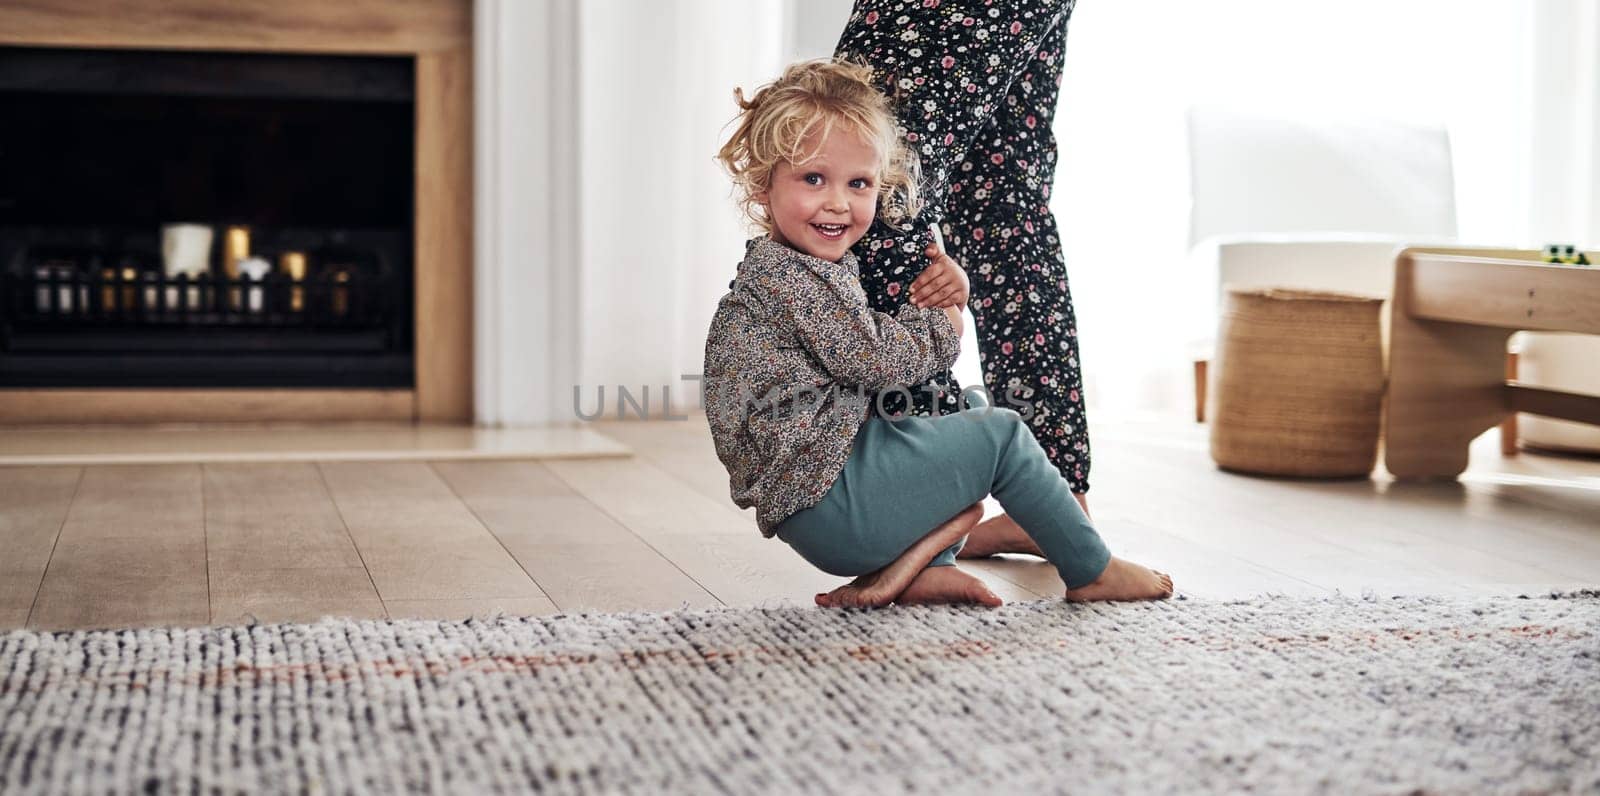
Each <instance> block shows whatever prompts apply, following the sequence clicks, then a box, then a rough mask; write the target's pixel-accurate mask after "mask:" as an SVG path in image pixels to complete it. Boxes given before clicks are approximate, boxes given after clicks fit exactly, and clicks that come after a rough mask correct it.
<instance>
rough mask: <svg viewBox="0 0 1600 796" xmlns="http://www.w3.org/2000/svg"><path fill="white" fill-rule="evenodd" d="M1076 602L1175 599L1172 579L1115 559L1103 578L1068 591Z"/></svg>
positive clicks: (1101, 576) (1101, 574) (1070, 598)
mask: <svg viewBox="0 0 1600 796" xmlns="http://www.w3.org/2000/svg"><path fill="white" fill-rule="evenodd" d="M1066 596H1067V599H1068V600H1072V601H1073V602H1095V601H1099V600H1165V599H1166V598H1168V597H1171V596H1172V578H1170V577H1168V576H1167V575H1166V574H1164V573H1161V572H1157V571H1155V570H1153V569H1150V568H1149V567H1142V566H1139V565H1138V564H1135V563H1133V562H1131V561H1123V560H1122V559H1120V558H1116V557H1114V556H1113V557H1112V559H1111V563H1109V564H1107V565H1106V569H1105V571H1104V572H1101V573H1100V577H1098V578H1096V579H1095V581H1094V582H1093V583H1091V584H1089V585H1087V586H1080V587H1079V588H1076V589H1067V595H1066Z"/></svg>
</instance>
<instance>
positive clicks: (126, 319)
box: [0, 47, 414, 387]
mask: <svg viewBox="0 0 1600 796" xmlns="http://www.w3.org/2000/svg"><path fill="white" fill-rule="evenodd" d="M413 115H414V114H413V67H412V61H411V59H409V58H373V57H333V56H326V57H325V56H287V55H284V56H280V55H254V54H251V55H245V54H229V53H190V52H182V53H179V52H141V51H109V50H82V51H78V50H52V49H39V48H16V47H6V48H0V386H5V387H114V386H116V387H189V386H207V387H410V386H412V381H413V379H412V375H413V365H412V320H411V305H412V301H411V290H412V273H413V268H412V240H413V236H412V224H413V217H414V210H413V193H412V192H413V184H414V172H413V163H414V155H413V136H414V132H413V131H414V122H413Z"/></svg>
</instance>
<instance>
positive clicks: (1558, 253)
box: [1544, 243, 1593, 265]
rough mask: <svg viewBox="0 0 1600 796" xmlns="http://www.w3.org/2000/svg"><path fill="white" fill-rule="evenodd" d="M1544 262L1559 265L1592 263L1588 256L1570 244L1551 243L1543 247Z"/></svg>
mask: <svg viewBox="0 0 1600 796" xmlns="http://www.w3.org/2000/svg"><path fill="white" fill-rule="evenodd" d="M1544 262H1547V263H1556V264H1560V265H1593V263H1591V262H1589V256H1588V255H1586V254H1584V253H1583V252H1581V251H1579V250H1578V247H1576V246H1573V245H1572V244H1570V243H1569V244H1567V245H1565V246H1563V245H1560V244H1557V243H1552V244H1550V245H1548V246H1545V247H1544Z"/></svg>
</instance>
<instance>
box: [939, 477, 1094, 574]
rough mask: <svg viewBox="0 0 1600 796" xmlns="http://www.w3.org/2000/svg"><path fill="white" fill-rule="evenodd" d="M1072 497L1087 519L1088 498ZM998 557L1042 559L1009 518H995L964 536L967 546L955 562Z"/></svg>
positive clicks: (1036, 546) (1031, 539) (1077, 495)
mask: <svg viewBox="0 0 1600 796" xmlns="http://www.w3.org/2000/svg"><path fill="white" fill-rule="evenodd" d="M1072 496H1073V497H1075V498H1077V499H1078V505H1079V506H1081V507H1082V508H1083V515H1084V516H1085V517H1087V516H1089V496H1088V495H1086V494H1083V493H1082V492H1074V493H1072ZM999 553H1027V554H1028V555H1034V556H1038V557H1040V558H1044V552H1043V551H1042V550H1040V549H1039V545H1037V544H1034V541H1033V538H1032V537H1030V536H1028V533H1027V532H1026V531H1024V530H1022V526H1020V525H1018V524H1017V521H1016V520H1013V519H1011V515H1009V514H998V515H996V516H993V517H990V518H989V519H987V520H984V521H983V522H980V523H978V527H976V528H973V529H972V533H971V534H969V535H968V536H967V546H966V547H963V548H961V552H960V553H957V554H956V558H988V557H989V556H992V555H997V554H999Z"/></svg>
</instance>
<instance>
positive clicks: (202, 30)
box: [0, 0, 473, 425]
mask: <svg viewBox="0 0 1600 796" xmlns="http://www.w3.org/2000/svg"><path fill="white" fill-rule="evenodd" d="M0 45H21V46H40V47H102V48H126V49H182V50H201V49H203V50H227V51H244V52H277V53H319V54H351V55H354V54H364V55H378V54H385V55H411V56H415V58H416V164H415V172H416V217H415V220H414V223H413V229H414V231H415V236H416V238H415V241H414V247H415V256H414V262H415V279H416V284H415V290H414V294H415V296H416V299H415V306H414V317H415V341H414V348H415V357H416V368H415V373H416V380H415V388H414V389H413V390H392V389H371V390H365V389H332V390H312V389H307V390H286V389H260V390H257V389H228V390H217V389H193V390H191V389H171V390H150V389H126V390H125V389H96V390H81V389H80V390H55V389H6V390H0V425H9V424H37V423H140V422H146V423H150V422H251V421H280V420H291V421H318V420H328V421H336V420H389V421H396V420H400V421H411V422H470V421H471V420H472V383H473V382H472V2H471V0H339V2H327V0H20V2H7V3H4V4H0Z"/></svg>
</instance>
